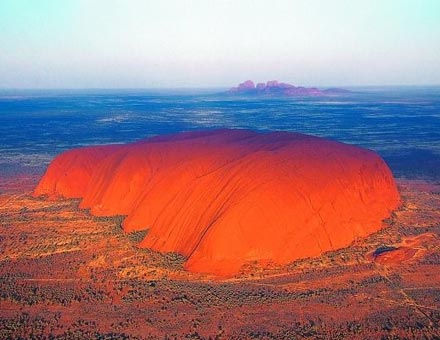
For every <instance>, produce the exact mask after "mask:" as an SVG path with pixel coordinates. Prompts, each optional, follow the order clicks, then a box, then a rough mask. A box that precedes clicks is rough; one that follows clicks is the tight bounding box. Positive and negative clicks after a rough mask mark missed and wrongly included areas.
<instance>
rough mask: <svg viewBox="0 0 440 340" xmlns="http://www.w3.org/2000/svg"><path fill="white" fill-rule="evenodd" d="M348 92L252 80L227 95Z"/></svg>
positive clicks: (320, 94)
mask: <svg viewBox="0 0 440 340" xmlns="http://www.w3.org/2000/svg"><path fill="white" fill-rule="evenodd" d="M349 92H350V91H348V90H345V89H340V88H330V89H324V90H321V89H318V88H316V87H302V86H295V85H292V84H288V83H282V82H278V81H277V80H269V81H267V82H266V83H257V84H256V85H255V83H254V82H253V81H252V80H246V81H245V82H243V83H240V84H239V85H238V86H236V87H232V88H231V89H230V90H229V91H227V94H241V95H256V96H260V95H265V96H286V97H295V96H329V95H341V94H346V93H349Z"/></svg>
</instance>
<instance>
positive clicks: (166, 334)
mask: <svg viewBox="0 0 440 340" xmlns="http://www.w3.org/2000/svg"><path fill="white" fill-rule="evenodd" d="M25 182H26V183H28V182H27V181H25ZM9 183H10V186H9V187H6V186H3V187H2V194H1V195H0V339H17V338H20V337H22V338H36V339H88V338H100V339H106V338H107V339H113V338H118V339H119V338H133V339H136V338H139V339H157V338H159V339H209V338H211V339H302V338H306V339H317V338H318V339H340V338H347V339H435V338H438V337H439V336H440V329H439V323H440V252H439V251H440V241H439V234H440V222H439V221H440V186H439V185H434V184H430V183H426V182H421V181H399V189H400V192H401V196H402V200H403V205H402V207H401V208H400V209H399V210H398V211H396V212H395V213H394V214H393V216H392V217H391V218H390V219H388V220H387V221H386V222H385V223H384V226H385V228H383V229H382V230H380V231H378V232H376V233H375V234H373V235H371V236H370V237H368V238H367V239H364V240H359V241H356V242H353V243H352V244H351V245H350V246H349V247H348V248H345V249H342V250H339V251H335V252H327V253H325V254H323V255H322V256H320V257H318V258H313V259H305V260H298V261H295V262H293V263H290V264H288V265H285V266H276V265H274V264H271V263H266V264H265V268H264V269H263V268H261V267H259V265H258V264H257V263H255V265H254V266H253V265H248V266H247V267H246V268H243V269H242V271H241V272H240V273H239V274H238V275H237V276H236V277H234V278H233V279H229V280H218V279H217V280H214V279H213V278H212V277H209V276H207V275H202V274H194V273H193V274H191V273H189V272H187V271H185V270H184V269H183V263H184V260H185V259H184V258H183V257H182V256H179V255H176V254H173V253H168V254H160V253H157V252H154V251H149V250H146V249H139V248H138V247H137V243H138V242H139V241H140V240H142V238H143V237H144V234H143V232H135V233H131V234H125V233H124V232H123V231H122V229H121V227H120V223H121V220H122V219H121V218H118V217H115V218H103V217H93V216H91V215H90V214H88V212H87V211H84V210H80V209H78V201H75V200H61V201H55V202H54V201H45V200H42V199H38V198H33V197H31V196H30V192H29V191H26V192H25V191H24V190H22V191H21V192H19V191H17V186H16V185H15V184H14V183H13V181H12V180H11V181H9ZM383 245H387V246H395V247H397V248H398V249H397V250H396V251H394V252H386V253H383V254H382V255H380V256H378V257H373V256H372V253H373V252H374V250H375V249H377V248H378V247H379V246H383Z"/></svg>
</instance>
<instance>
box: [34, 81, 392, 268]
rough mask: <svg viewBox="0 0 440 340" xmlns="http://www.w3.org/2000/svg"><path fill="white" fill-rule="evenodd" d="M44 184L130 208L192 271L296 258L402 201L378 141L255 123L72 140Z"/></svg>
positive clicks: (99, 208) (340, 243)
mask: <svg viewBox="0 0 440 340" xmlns="http://www.w3.org/2000/svg"><path fill="white" fill-rule="evenodd" d="M243 86H244V87H246V86H250V83H248V84H244V85H243ZM270 86H278V85H277V84H276V83H272V84H269V87H270ZM266 87H267V85H266ZM34 195H35V196H41V195H48V196H49V197H52V198H56V197H60V196H62V197H67V198H82V202H81V204H80V207H81V208H89V209H90V212H91V213H92V214H93V215H97V216H105V215H126V216H127V217H126V218H125V220H124V222H123V228H124V230H125V231H127V232H130V231H136V230H145V229H148V230H149V232H148V234H147V235H146V237H145V239H144V240H143V241H142V242H141V243H140V245H139V246H140V247H145V248H150V249H154V250H157V251H161V252H177V253H180V254H182V255H184V256H186V257H187V261H186V263H185V268H186V269H187V270H189V271H193V272H203V273H212V274H215V275H219V276H231V275H234V274H236V273H237V272H238V271H239V270H240V267H241V266H242V265H243V264H245V263H247V262H249V261H261V262H264V263H267V262H269V263H270V262H272V263H277V264H287V263H289V262H292V261H294V260H296V259H301V258H306V257H313V256H319V255H320V254H322V253H323V252H325V251H329V250H334V249H339V248H342V247H346V246H348V245H349V244H350V243H351V242H352V241H353V240H355V239H357V238H360V237H365V236H366V235H369V234H371V233H373V232H375V231H377V230H379V229H380V228H381V221H382V220H383V219H385V218H387V217H389V216H390V213H391V211H392V210H393V209H395V208H396V207H397V206H398V205H399V194H398V192H397V189H396V185H395V182H394V179H393V176H392V174H391V172H390V170H389V168H388V167H387V165H386V164H385V163H384V161H383V160H382V159H381V158H380V157H379V156H378V155H377V154H376V153H374V152H373V151H369V150H365V149H361V148H359V147H355V146H351V145H347V144H343V143H339V142H336V141H331V140H326V139H323V138H318V137H313V136H307V135H303V134H298V133H290V132H271V133H257V132H253V131H247V130H214V131H205V132H188V133H181V134H176V135H169V136H159V137H154V138H149V139H146V140H142V141H139V142H136V143H131V144H126V145H108V146H92V147H83V148H78V149H73V150H70V151H67V152H64V153H62V154H60V155H59V156H57V157H56V158H55V159H54V160H53V161H52V163H51V164H50V166H49V168H48V169H47V172H46V174H45V175H44V176H43V178H42V179H41V181H40V183H39V184H38V186H37V188H36V189H35V191H34Z"/></svg>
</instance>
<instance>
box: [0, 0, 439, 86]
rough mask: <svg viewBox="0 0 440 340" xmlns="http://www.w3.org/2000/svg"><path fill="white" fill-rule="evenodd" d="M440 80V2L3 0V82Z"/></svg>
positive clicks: (151, 83)
mask: <svg viewBox="0 0 440 340" xmlns="http://www.w3.org/2000/svg"><path fill="white" fill-rule="evenodd" d="M245 79H254V80H256V81H264V80H268V79H279V80H282V81H289V82H292V83H294V84H299V85H316V86H332V85H339V86H343V85H346V86H351V85H360V86H363V85H393V84H394V85H405V84H406V85H410V84H415V85H423V84H426V85H429V84H440V0H333V1H330V0H321V1H319V0H290V1H289V0H278V1H277V0H271V1H268V0H261V1H260V0H253V1H252V0H235V1H233V0H217V1H214V0H212V1H209V0H192V1H190V0H180V1H178V0H160V1H159V0H158V1H148V0H65V1H63V0H0V87H2V88H89V87H100V88H137V87H141V88H143V87H147V88H149V87H220V86H230V85H233V84H235V83H237V82H239V81H242V80H245Z"/></svg>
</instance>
